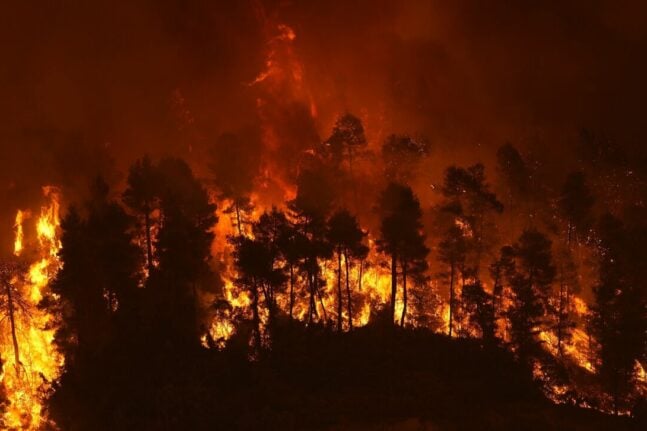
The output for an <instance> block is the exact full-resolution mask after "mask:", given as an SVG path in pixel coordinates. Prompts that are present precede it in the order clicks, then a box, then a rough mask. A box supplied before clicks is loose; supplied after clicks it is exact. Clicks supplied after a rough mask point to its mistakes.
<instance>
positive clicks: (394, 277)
mask: <svg viewBox="0 0 647 431" xmlns="http://www.w3.org/2000/svg"><path fill="white" fill-rule="evenodd" d="M397 263H398V261H397V256H396V254H395V252H393V254H392V255H391V323H395V319H396V316H395V295H396V293H397V290H398V274H397Z"/></svg>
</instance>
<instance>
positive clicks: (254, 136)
mask: <svg viewBox="0 0 647 431" xmlns="http://www.w3.org/2000/svg"><path fill="white" fill-rule="evenodd" d="M261 148H262V143H261V139H260V132H259V131H258V130H256V129H253V128H247V129H243V130H241V131H239V132H238V133H237V134H234V133H225V134H222V135H220V137H218V139H217V140H216V142H215V143H214V145H213V146H212V147H211V149H210V161H209V169H210V170H211V175H212V177H213V180H214V182H215V184H216V186H217V187H218V189H219V190H220V199H229V200H231V204H230V205H229V206H228V207H227V208H225V209H224V212H225V213H226V214H233V215H234V223H235V225H236V228H237V229H238V234H239V235H242V234H243V226H244V225H245V224H247V223H249V220H248V218H249V215H250V214H251V212H252V210H253V206H252V203H251V199H250V194H251V192H252V190H253V188H254V181H255V179H256V177H257V175H258V170H259V167H260V162H261V160H260V157H261V154H262V151H261Z"/></svg>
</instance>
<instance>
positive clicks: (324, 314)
mask: <svg viewBox="0 0 647 431" xmlns="http://www.w3.org/2000/svg"><path fill="white" fill-rule="evenodd" d="M317 268H319V264H317ZM314 286H315V294H316V295H317V296H318V297H319V304H320V305H321V313H322V314H323V321H324V324H327V323H328V313H326V306H325V305H324V303H323V296H322V295H321V292H320V291H319V273H318V271H317V272H315V283H314ZM315 308H316V306H315Z"/></svg>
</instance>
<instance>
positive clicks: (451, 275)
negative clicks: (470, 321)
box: [449, 264, 455, 338]
mask: <svg viewBox="0 0 647 431" xmlns="http://www.w3.org/2000/svg"><path fill="white" fill-rule="evenodd" d="M454 272H455V270H454V264H452V265H451V269H450V272H449V338H452V330H453V318H454Z"/></svg>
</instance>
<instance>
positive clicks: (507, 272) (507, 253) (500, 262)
mask: <svg viewBox="0 0 647 431" xmlns="http://www.w3.org/2000/svg"><path fill="white" fill-rule="evenodd" d="M514 270H515V262H514V248H512V247H511V246H509V245H507V246H504V247H502V248H501V251H500V254H499V256H498V257H497V259H496V260H495V261H494V262H492V264H491V265H490V278H491V279H492V296H493V298H492V305H493V308H494V316H495V320H498V319H499V318H500V317H502V314H503V298H504V296H505V292H504V288H505V285H506V281H508V280H511V279H512V277H513V275H514Z"/></svg>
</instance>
